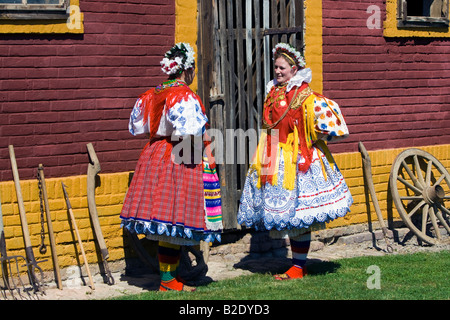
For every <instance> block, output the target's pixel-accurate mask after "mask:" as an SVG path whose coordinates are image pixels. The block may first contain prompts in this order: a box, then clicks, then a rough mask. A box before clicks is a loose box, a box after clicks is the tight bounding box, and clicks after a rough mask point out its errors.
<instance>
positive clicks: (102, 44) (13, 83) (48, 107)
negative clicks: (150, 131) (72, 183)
mask: <svg viewBox="0 0 450 320" xmlns="http://www.w3.org/2000/svg"><path fill="white" fill-rule="evenodd" d="M80 3H81V5H80V8H81V11H82V12H83V14H84V30H85V32H84V34H83V35H37V34H35V35H32V34H23V35H1V36H0V66H1V71H0V90H1V91H0V103H1V106H0V115H1V116H0V179H1V181H6V180H12V173H11V165H10V160H9V153H8V145H9V144H13V145H14V149H15V153H16V157H17V163H18V166H19V174H20V177H21V178H23V179H27V178H32V177H34V176H35V174H36V168H37V166H38V165H39V163H42V164H43V165H44V167H45V168H46V169H45V175H46V177H47V176H48V177H59V176H69V175H78V174H86V171H87V163H88V158H87V154H86V144H87V143H89V142H92V143H93V144H94V147H95V150H96V152H97V155H98V157H99V160H100V163H101V166H102V172H118V171H127V170H134V166H135V164H136V160H137V158H138V156H139V153H140V150H141V149H142V146H143V145H144V144H145V142H146V141H144V139H136V138H133V137H132V136H131V135H130V134H129V133H128V128H127V125H128V118H129V115H130V111H131V108H132V106H133V104H134V102H135V100H136V98H137V96H138V95H139V94H141V93H142V92H144V91H146V90H147V89H148V88H149V87H152V86H155V85H156V84H157V83H159V82H160V81H162V80H163V79H164V78H165V77H164V75H163V73H162V72H161V71H160V66H159V61H160V60H161V57H162V55H163V54H164V52H165V51H166V50H168V49H169V48H170V46H171V45H173V41H174V30H175V29H174V24H175V2H174V1H155V0H131V1H121V0H112V1H102V0H90V1H80Z"/></svg>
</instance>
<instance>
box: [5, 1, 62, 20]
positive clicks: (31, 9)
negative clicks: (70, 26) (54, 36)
mask: <svg viewBox="0 0 450 320" xmlns="http://www.w3.org/2000/svg"><path fill="white" fill-rule="evenodd" d="M69 6H70V0H0V19H19V20H20V19H27V20H28V19H67V17H68V16H69V14H70V12H68V10H67V9H68V8H69Z"/></svg>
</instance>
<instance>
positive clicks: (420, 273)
mask: <svg viewBox="0 0 450 320" xmlns="http://www.w3.org/2000/svg"><path fill="white" fill-rule="evenodd" d="M373 265H374V266H377V267H379V270H380V271H381V274H380V278H379V279H380V289H376V288H374V289H369V288H368V287H367V282H368V278H369V277H371V276H373V274H372V273H368V268H369V266H373ZM449 270H450V251H441V252H438V253H416V254H409V255H386V256H381V257H359V258H351V259H341V260H337V261H333V262H321V263H315V264H311V265H310V266H309V268H308V272H309V275H308V276H307V277H305V278H303V279H299V280H291V281H276V280H274V279H273V277H272V275H271V274H254V275H250V276H241V277H237V278H234V279H229V280H223V281H218V282H212V283H210V284H208V285H205V286H200V287H198V288H197V291H196V292H193V293H187V292H158V291H149V292H145V293H143V294H140V295H130V296H124V297H121V298H119V299H120V300H170V299H176V300H297V299H304V300H322V299H323V300H333V299H339V300H343V299H353V300H355V299H356V300H366V299H370V300H397V299H398V300H405V299H408V300H411V299H412V300H449V299H450V279H449ZM369 283H373V282H371V281H369Z"/></svg>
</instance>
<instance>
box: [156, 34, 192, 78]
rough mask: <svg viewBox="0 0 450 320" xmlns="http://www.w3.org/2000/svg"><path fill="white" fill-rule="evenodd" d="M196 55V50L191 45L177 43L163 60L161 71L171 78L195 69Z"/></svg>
mask: <svg viewBox="0 0 450 320" xmlns="http://www.w3.org/2000/svg"><path fill="white" fill-rule="evenodd" d="M194 53H195V52H194V49H192V47H191V46H190V44H189V43H184V42H179V43H177V44H176V45H174V46H173V47H172V48H171V49H170V50H169V51H167V52H166V54H165V55H164V59H162V60H161V62H160V64H161V67H162V68H161V70H162V71H163V72H164V73H165V74H167V75H169V76H170V75H174V74H177V73H179V72H181V71H183V70H187V69H191V68H194V63H195V59H194Z"/></svg>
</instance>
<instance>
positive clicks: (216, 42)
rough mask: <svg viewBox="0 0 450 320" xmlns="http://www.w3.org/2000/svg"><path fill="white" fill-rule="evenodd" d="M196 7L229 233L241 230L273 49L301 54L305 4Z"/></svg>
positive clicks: (234, 2)
mask: <svg viewBox="0 0 450 320" xmlns="http://www.w3.org/2000/svg"><path fill="white" fill-rule="evenodd" d="M198 8H199V17H198V21H199V37H198V38H199V40H198V48H199V50H198V61H199V62H198V84H199V86H198V87H199V95H200V96H201V98H202V100H203V102H204V103H205V105H206V107H207V109H208V113H209V114H208V118H209V119H210V125H211V128H214V129H218V131H220V132H221V134H222V138H223V139H222V141H220V140H217V139H216V149H215V151H216V155H217V154H218V153H219V154H218V155H219V157H218V158H220V159H218V161H219V162H222V163H219V165H218V172H219V177H220V180H221V191H222V210H223V217H224V228H225V229H226V230H229V229H235V228H238V227H239V226H238V225H237V222H236V214H237V210H238V205H239V198H240V195H241V189H242V187H243V184H244V182H245V176H246V173H247V170H248V164H249V158H250V157H251V156H252V155H253V152H254V148H251V146H254V143H249V139H251V138H252V137H254V133H256V137H257V136H258V135H259V129H260V126H261V114H262V108H263V103H264V97H265V86H266V83H267V82H268V81H270V80H271V79H272V73H273V72H272V68H273V67H272V65H273V62H272V48H273V47H274V46H275V44H277V43H278V42H289V43H290V44H291V45H292V46H294V47H296V48H297V50H300V51H301V52H303V21H304V19H303V17H304V14H303V0H199V6H198ZM208 106H209V108H208ZM239 129H241V130H239ZM256 139H257V138H256ZM213 140H214V137H213ZM239 143H241V144H240V145H239ZM242 146H245V149H244V148H242ZM218 148H221V150H218ZM242 153H244V154H242Z"/></svg>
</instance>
